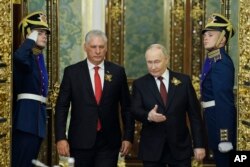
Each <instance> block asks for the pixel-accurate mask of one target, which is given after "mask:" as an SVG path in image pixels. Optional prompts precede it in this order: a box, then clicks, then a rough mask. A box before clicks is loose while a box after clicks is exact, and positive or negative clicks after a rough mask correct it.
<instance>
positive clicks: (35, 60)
mask: <svg viewBox="0 0 250 167" xmlns="http://www.w3.org/2000/svg"><path fill="white" fill-rule="evenodd" d="M46 19H47V18H46V15H45V14H44V13H42V12H34V13H31V14H30V15H28V16H26V17H25V18H23V20H22V21H21V22H20V24H19V29H20V30H21V33H22V35H23V37H24V41H23V43H22V44H21V46H20V47H19V48H18V49H17V50H16V52H15V53H14V55H13V129H12V130H13V131H12V167H31V166H32V163H31V161H32V159H36V158H37V156H38V153H39V150H40V146H41V143H42V140H43V138H44V137H45V135H46V97H47V93H48V74H47V71H46V67H45V62H44V55H43V53H42V51H43V49H44V48H45V47H46V44H47V34H48V33H50V30H49V26H48V24H47V20H46Z"/></svg>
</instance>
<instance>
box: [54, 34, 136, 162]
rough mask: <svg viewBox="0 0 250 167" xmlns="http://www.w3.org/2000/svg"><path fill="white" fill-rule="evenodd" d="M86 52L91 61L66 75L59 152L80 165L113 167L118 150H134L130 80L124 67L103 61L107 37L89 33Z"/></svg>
mask: <svg viewBox="0 0 250 167" xmlns="http://www.w3.org/2000/svg"><path fill="white" fill-rule="evenodd" d="M84 49H85V51H86V53H87V59H85V60H84V61H81V62H79V63H76V64H74V65H71V66H69V67H66V68H65V71H64V76H63V80H62V83H61V87H60V92H59V96H58V99H57V103H56V113H55V119H56V120H55V131H56V133H55V135H56V141H57V150H58V153H59V155H63V156H71V157H74V158H75V160H76V161H75V162H76V164H75V165H76V167H115V166H117V160H118V154H119V151H120V152H121V155H126V154H128V152H129V151H130V149H131V147H132V140H133V134H134V120H133V119H132V116H131V112H130V109H131V105H130V95H129V89H128V85H127V77H126V74H125V70H124V68H123V67H121V66H119V65H116V64H114V63H111V62H109V61H106V60H104V58H105V55H106V52H107V37H106V35H105V34H104V33H103V32H102V31H99V30H92V31H90V32H89V33H87V35H86V37H85V44H84ZM119 103H120V110H121V118H122V122H123V137H122V138H121V127H120V119H119ZM70 105H71V114H70V124H69V130H68V137H67V136H66V122H67V116H68V111H69V108H70Z"/></svg>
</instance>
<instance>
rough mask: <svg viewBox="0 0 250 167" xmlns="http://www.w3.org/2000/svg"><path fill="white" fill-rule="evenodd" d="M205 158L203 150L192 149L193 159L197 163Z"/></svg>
mask: <svg viewBox="0 0 250 167" xmlns="http://www.w3.org/2000/svg"><path fill="white" fill-rule="evenodd" d="M205 156H206V151H205V149H204V148H195V149H194V158H195V160H197V161H202V160H203V158H204V157H205Z"/></svg>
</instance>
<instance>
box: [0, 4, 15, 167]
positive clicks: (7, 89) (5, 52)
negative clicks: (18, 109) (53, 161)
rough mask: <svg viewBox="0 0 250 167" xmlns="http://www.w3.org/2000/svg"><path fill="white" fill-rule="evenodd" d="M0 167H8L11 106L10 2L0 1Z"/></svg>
mask: <svg viewBox="0 0 250 167" xmlns="http://www.w3.org/2000/svg"><path fill="white" fill-rule="evenodd" d="M0 10H1V12H2V15H1V17H0V166H10V155H11V152H10V151H11V113H12V112H11V111H12V110H11V104H12V101H11V99H12V87H11V83H12V72H11V70H12V64H11V58H12V52H11V48H12V25H13V24H12V2H11V1H9V0H2V1H0Z"/></svg>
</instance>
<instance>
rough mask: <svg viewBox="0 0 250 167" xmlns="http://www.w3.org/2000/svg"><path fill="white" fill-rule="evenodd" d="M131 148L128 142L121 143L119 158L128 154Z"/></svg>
mask: <svg viewBox="0 0 250 167" xmlns="http://www.w3.org/2000/svg"><path fill="white" fill-rule="evenodd" d="M131 148H132V143H131V142H130V141H127V140H124V141H122V146H121V149H120V153H121V156H122V157H123V156H125V155H127V154H128V153H129V151H130V150H131Z"/></svg>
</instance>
